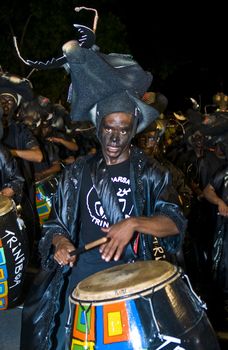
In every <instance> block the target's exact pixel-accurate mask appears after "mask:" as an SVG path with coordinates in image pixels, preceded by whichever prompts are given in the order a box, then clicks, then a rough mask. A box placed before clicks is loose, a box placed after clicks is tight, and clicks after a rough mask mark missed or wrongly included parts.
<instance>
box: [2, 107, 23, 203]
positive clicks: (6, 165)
mask: <svg viewBox="0 0 228 350" xmlns="http://www.w3.org/2000/svg"><path fill="white" fill-rule="evenodd" d="M0 115H1V109H0ZM2 134H3V127H2V120H1V117H0V140H1V137H2ZM0 170H1V176H0V194H2V195H3V196H6V197H8V198H12V199H13V200H14V202H15V203H16V204H19V203H20V202H21V198H22V192H23V186H24V178H23V176H21V174H20V171H19V169H18V167H17V162H16V159H15V158H13V157H12V155H11V153H10V151H9V149H8V148H7V147H5V146H4V145H3V144H2V143H1V141H0Z"/></svg>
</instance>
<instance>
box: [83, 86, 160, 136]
mask: <svg viewBox="0 0 228 350" xmlns="http://www.w3.org/2000/svg"><path fill="white" fill-rule="evenodd" d="M114 112H125V113H128V114H131V115H132V116H133V117H134V118H137V121H138V125H137V127H136V133H139V132H141V131H142V130H143V129H145V128H146V127H147V126H148V125H149V124H151V123H152V122H153V121H154V120H155V119H157V117H158V116H159V113H158V111H157V110H156V109H154V108H153V107H151V106H149V105H147V104H146V103H144V102H143V101H142V100H140V99H139V98H138V97H136V96H134V95H133V94H132V93H130V92H129V91H122V92H118V93H115V94H112V95H111V96H109V97H107V98H104V99H102V100H100V101H98V103H97V104H96V105H95V106H94V108H93V109H92V110H91V111H90V116H91V120H92V122H93V124H94V125H96V127H97V129H99V127H100V123H101V120H102V118H103V117H105V116H106V115H108V114H111V113H114Z"/></svg>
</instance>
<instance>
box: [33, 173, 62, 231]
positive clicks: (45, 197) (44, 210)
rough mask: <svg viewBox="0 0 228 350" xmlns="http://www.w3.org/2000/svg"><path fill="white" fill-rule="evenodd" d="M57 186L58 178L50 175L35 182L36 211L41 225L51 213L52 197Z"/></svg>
mask: <svg viewBox="0 0 228 350" xmlns="http://www.w3.org/2000/svg"><path fill="white" fill-rule="evenodd" d="M57 186H58V177H57V176H53V175H50V176H48V177H47V178H45V179H43V180H40V181H37V182H36V209H37V212H38V215H39V222H40V224H41V225H43V224H44V222H45V221H46V220H47V219H48V218H49V215H50V212H51V206H52V204H51V202H52V197H53V195H54V194H55V192H56V189H57Z"/></svg>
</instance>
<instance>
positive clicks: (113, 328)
mask: <svg viewBox="0 0 228 350" xmlns="http://www.w3.org/2000/svg"><path fill="white" fill-rule="evenodd" d="M72 336H73V338H72V343H71V350H79V349H84V348H85V347H87V348H88V349H110V350H111V349H113V350H117V349H120V348H121V349H123V350H132V349H141V350H143V349H145V350H146V349H147V347H146V345H147V341H146V338H145V335H144V331H143V327H142V324H141V321H140V317H139V314H138V311H137V309H136V307H135V302H134V301H129V300H128V301H126V302H123V301H122V302H119V303H113V304H106V305H104V306H92V305H87V306H83V305H76V308H75V313H74V324H73V332H72ZM132 342H134V344H133V343H132Z"/></svg>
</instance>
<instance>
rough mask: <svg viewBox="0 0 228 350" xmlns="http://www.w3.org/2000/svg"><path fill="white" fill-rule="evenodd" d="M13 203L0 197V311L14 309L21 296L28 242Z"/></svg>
mask: <svg viewBox="0 0 228 350" xmlns="http://www.w3.org/2000/svg"><path fill="white" fill-rule="evenodd" d="M21 223H22V221H21V219H19V218H18V217H17V213H16V207H15V204H14V202H13V201H12V200H11V199H9V198H7V197H5V196H2V195H0V310H5V309H8V308H11V307H14V306H15V305H16V304H17V302H18V301H20V297H21V294H22V287H23V282H24V279H25V270H26V267H27V262H28V242H27V237H26V233H25V229H24V228H23V226H22V224H21Z"/></svg>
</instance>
